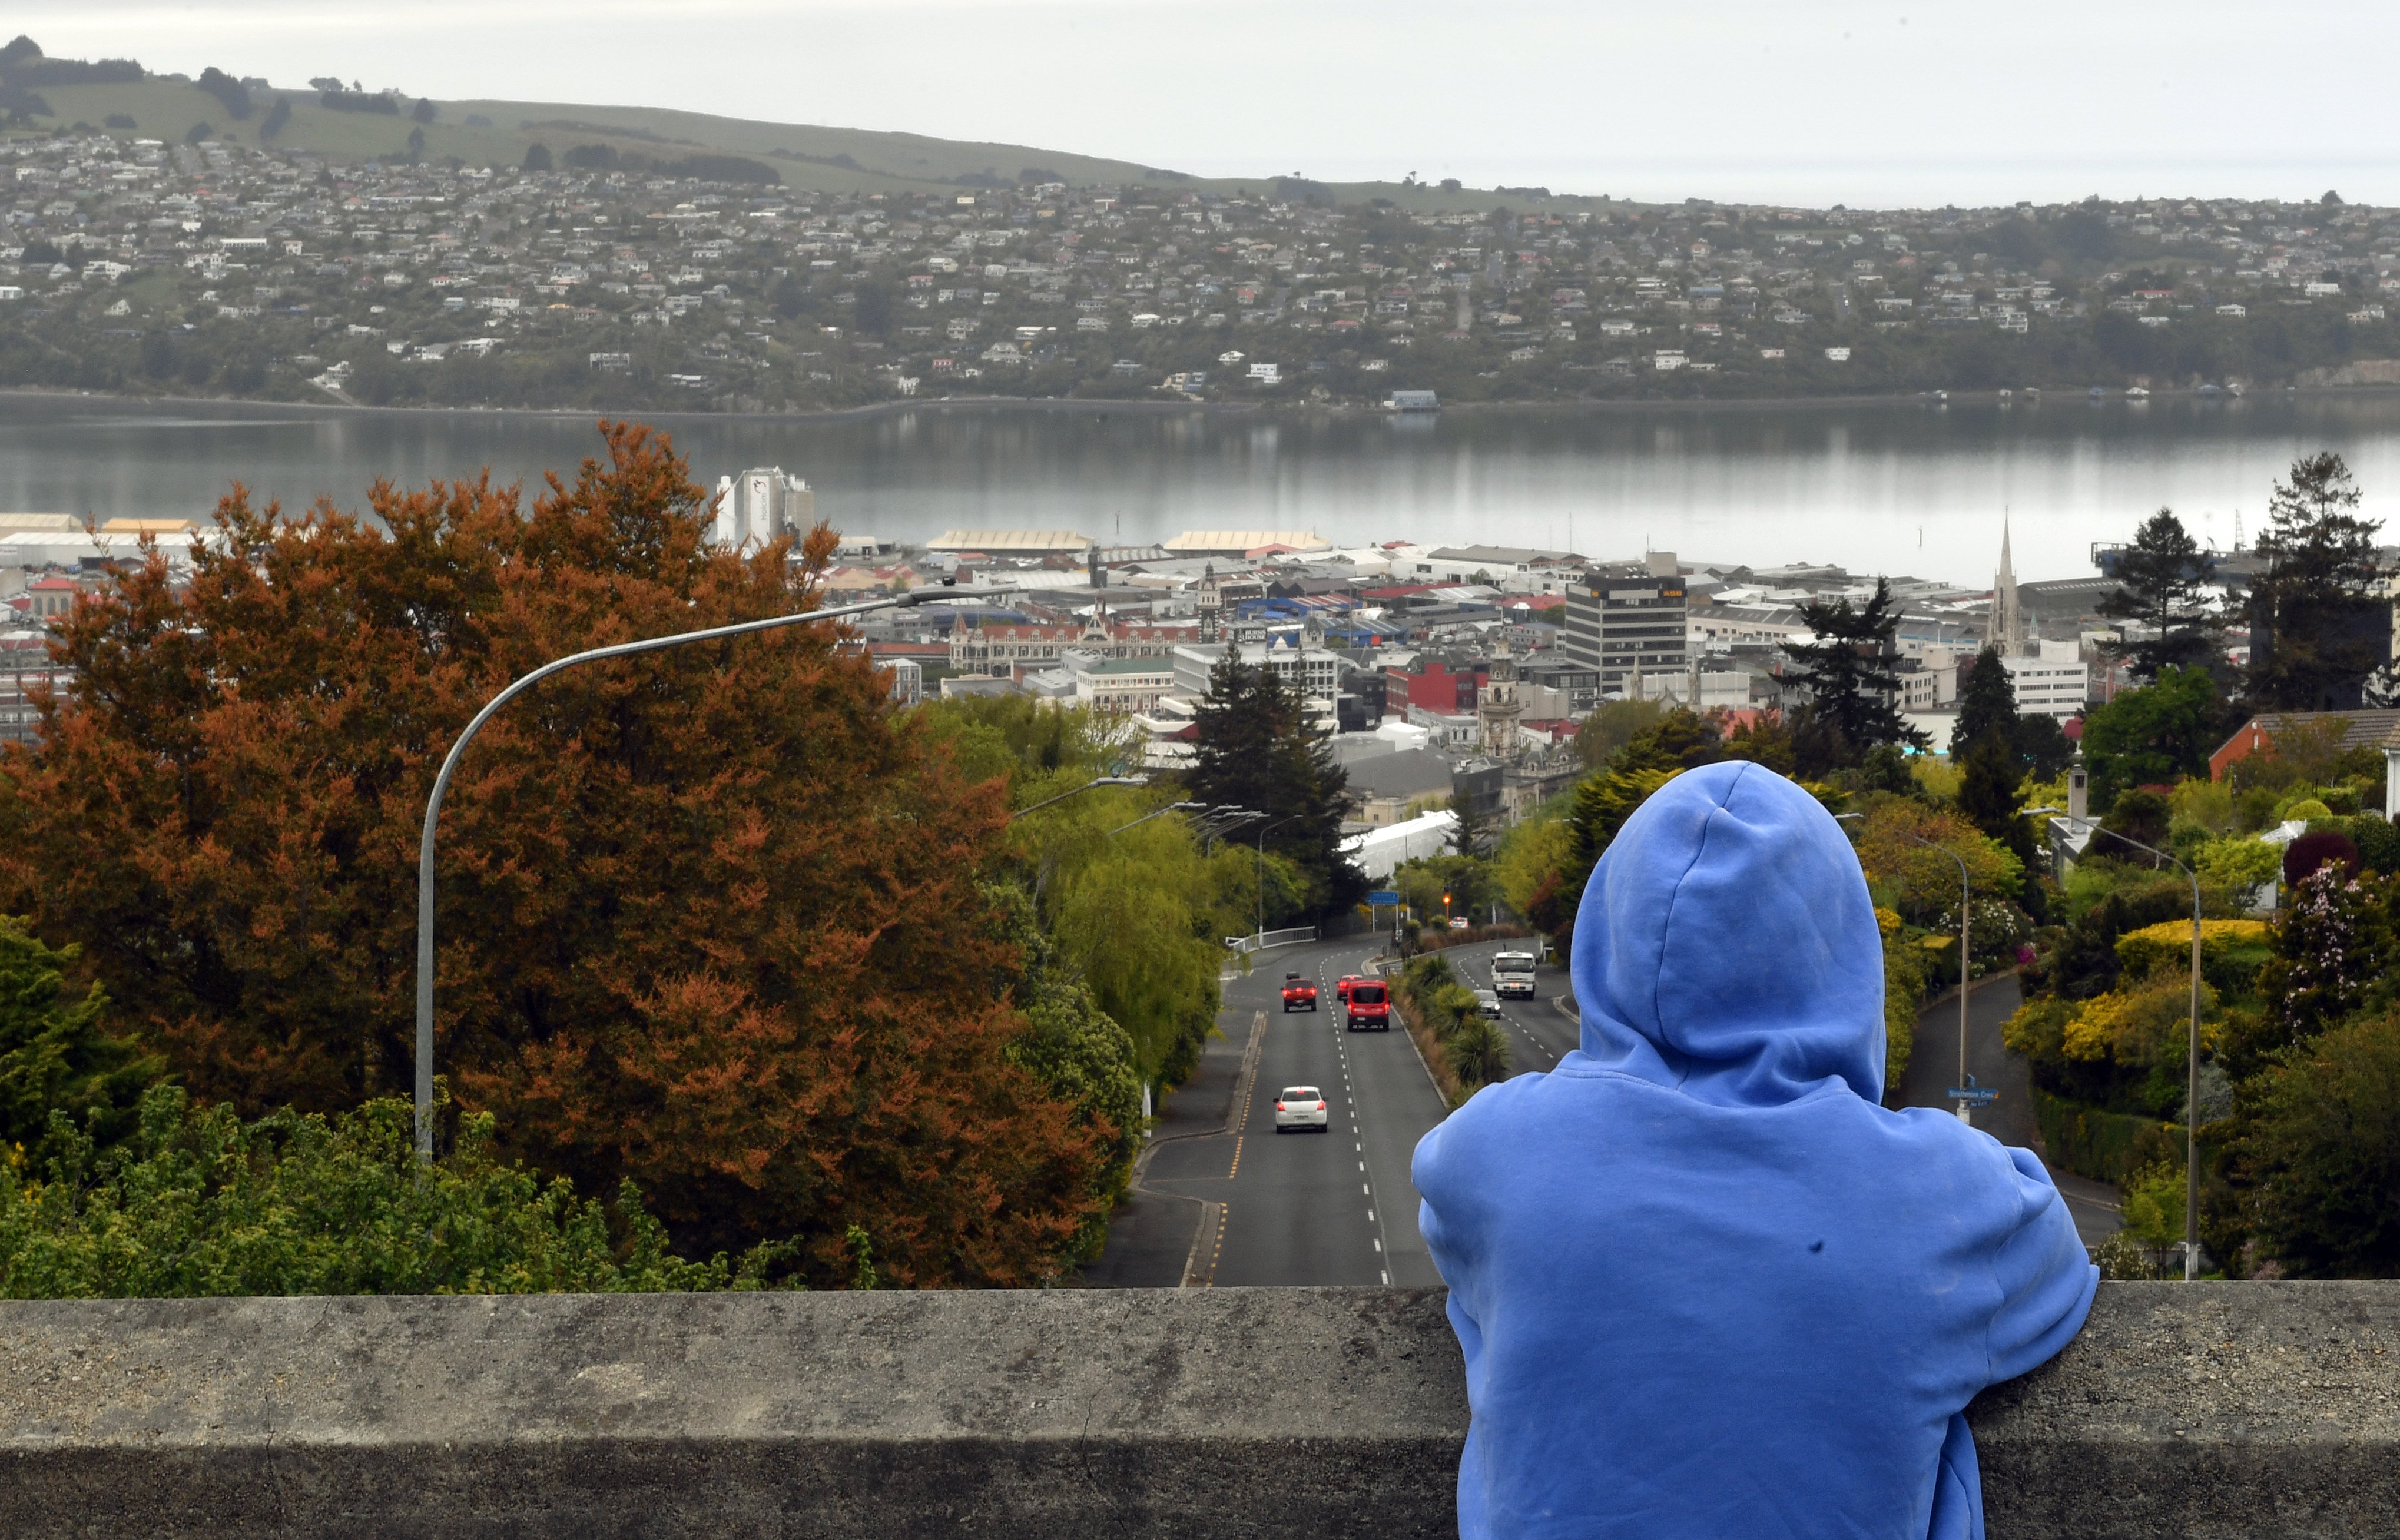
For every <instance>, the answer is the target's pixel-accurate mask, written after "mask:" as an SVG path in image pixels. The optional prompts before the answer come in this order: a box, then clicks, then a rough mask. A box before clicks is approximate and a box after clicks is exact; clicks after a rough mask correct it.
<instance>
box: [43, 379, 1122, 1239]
mask: <svg viewBox="0 0 2400 1540" xmlns="http://www.w3.org/2000/svg"><path fill="white" fill-rule="evenodd" d="M603 431H604V433H605V435H606V438H607V459H606V460H605V461H593V460H587V461H585V462H584V463H583V466H582V468H581V470H580V473H579V474H578V475H577V476H576V478H575V479H574V481H573V483H572V484H567V483H565V482H563V481H561V480H560V479H559V478H557V477H555V476H552V477H551V478H549V480H548V484H547V487H546V490H545V491H544V492H543V493H542V494H541V495H540V496H539V497H537V498H536V499H535V501H534V505H533V508H532V510H531V512H530V514H529V515H527V514H526V513H525V511H523V510H522V508H521V506H520V499H519V496H518V493H517V491H516V490H515V489H514V488H507V487H496V486H494V485H492V484H490V482H489V478H488V476H487V477H485V478H484V480H482V481H478V482H472V483H459V484H452V485H436V486H435V487H433V488H432V489H430V490H428V491H423V492H407V493H403V492H401V491H398V490H395V489H394V488H392V487H390V486H389V485H388V484H377V485H376V487H375V489H374V491H373V492H372V493H371V495H370V498H369V501H370V505H371V507H372V508H373V510H374V513H375V517H374V518H373V519H368V518H364V517H361V516H358V515H355V514H349V513H344V512H341V511H336V510H335V509H334V508H333V507H332V506H331V505H330V504H327V503H323V502H320V504H319V505H318V506H317V507H316V508H314V509H313V510H311V511H309V513H308V514H307V517H305V518H303V519H301V520H299V521H297V522H296V523H293V524H289V525H287V524H285V523H284V522H282V520H281V518H280V514H279V512H278V511H277V510H276V509H275V508H273V507H271V506H270V507H268V508H266V509H263V510H261V509H254V508H252V506H251V502H250V499H249V497H247V495H246V494H245V493H243V491H242V490H241V489H240V488H239V487H237V488H236V489H235V491H234V493H233V495H232V496H230V497H226V498H225V500H224V502H223V503H222V504H220V506H219V509H218V522H219V524H220V525H221V528H222V531H223V534H224V537H225V547H224V549H222V550H219V551H213V552H205V551H204V552H200V553H199V554H198V556H197V558H196V572H195V576H194V579H193V581H192V582H191V584H190V585H189V587H188V589H186V590H185V591H184V592H182V593H177V592H174V591H173V590H172V588H171V586H170V581H169V576H168V572H167V569H166V567H165V566H164V565H163V564H162V563H159V562H157V561H155V560H154V561H152V562H151V563H150V564H149V565H147V566H145V567H143V569H141V570H138V571H132V572H129V573H126V574H125V575H123V576H122V577H120V578H119V579H117V580H116V584H115V586H114V588H113V589H112V590H111V591H109V592H107V593H102V594H101V595H99V596H97V597H95V598H91V599H89V600H86V601H84V602H82V603H81V604H79V605H78V606H77V607H76V609H75V613H74V614H73V615H72V616H71V617H70V618H69V619H68V620H66V621H65V622H64V624H63V625H62V626H61V630H60V633H59V639H58V641H57V643H56V651H57V653H58V655H59V656H60V658H61V661H64V662H66V663H68V664H71V665H72V666H73V667H74V669H75V675H76V679H77V683H76V684H75V688H73V689H72V690H71V691H69V692H67V693H65V694H64V695H62V696H61V698H60V699H58V700H56V701H55V702H51V703H50V704H49V705H48V706H47V707H46V708H45V713H44V722H43V730H42V735H41V742H40V743H38V744H37V745H36V746H35V747H34V748H33V749H32V750H31V751H30V752H18V753H14V754H12V755H11V756H9V758H8V759H7V761H6V766H5V768H6V773H7V785H6V786H5V787H0V820H5V822H0V834H5V836H6V840H5V847H6V848H5V853H0V882H5V891H0V901H5V903H6V905H7V906H8V907H9V908H11V909H14V910H18V911H20V912H26V913H30V914H31V915H33V916H34V920H35V923H36V925H37V927H38V929H39V931H40V932H41V934H44V935H45V936H46V937H48V938H49V939H51V940H53V941H58V942H65V941H75V942H79V943H81V944H82V946H83V947H84V948H85V952H84V956H85V959H86V961H87V963H88V965H89V967H90V968H91V969H92V971H93V972H94V973H95V974H97V975H98V976H100V977H102V978H104V979H105V980H106V981H107V985H108V988H109V991H110V993H111V995H112V996H113V997H114V999H115V1000H116V1002H117V1008H118V1010H119V1012H120V1014H121V1016H120V1018H121V1019H125V1020H127V1021H128V1022H129V1023H130V1025H132V1026H133V1027H134V1028H135V1029H138V1030H139V1031H140V1032H141V1033H142V1034H143V1036H144V1037H145V1038H147V1039H149V1040H151V1041H152V1042H155V1043H157V1044H158V1045H159V1046H160V1047H161V1048H163V1049H164V1050H165V1051H166V1052H167V1054H168V1055H169V1056H170V1060H171V1062H172V1063H173V1065H174V1068H175V1069H176V1070H178V1071H179V1072H180V1073H181V1074H182V1075H183V1077H184V1080H185V1082H186V1083H188V1084H189V1085H190V1086H191V1087H192V1089H193V1091H194V1092H195V1093H196V1094H198V1095H199V1096H201V1097H210V1098H222V1099H225V1100H229V1101H232V1102H234V1103H236V1104H238V1105H239V1107H241V1108H242V1109H244V1110H245V1111H253V1112H254V1111H260V1110H263V1109H266V1108H269V1107H272V1106H278V1105H282V1104H285V1103H290V1104H293V1105H295V1106H298V1107H300V1108H302V1109H304V1110H310V1111H330V1110H334V1109H337V1108H342V1107H346V1106H348V1105H351V1104H353V1103H355V1102H357V1101H358V1100H360V1099H361V1098H362V1097H368V1096H372V1095H378V1094H382V1095H389V1094H404V1093H405V1091H406V1088H407V1085H408V1083H409V1073H410V1063H411V1058H410V1055H411V1041H412V1038H411V1034H412V1026H411V1013H412V1009H413V1001H414V994H413V988H414V974H413V957H414V947H415V939H416V902H415V870H416V844H417V831H418V821H419V819H420V818H421V816H422V814H423V810H424V806H425V797H426V793H427V790H428V788H429V787H430V784H431V781H432V777H433V772H434V770H435V769H436V767H437V766H438V764H439V763H440V760H441V756H442V755H443V753H444V752H445V751H446V750H447V748H448V747H449V744H450V743H451V742H452V740H453V739H454V738H455V736H456V735H457V732H458V730H459V729H461V728H462V727H463V726H464V725H465V724H466V722H467V720H468V718H469V717H470V715H473V713H474V712H475V710H476V709H477V708H478V707H479V706H480V705H481V704H482V703H483V702H484V701H485V700H488V699H489V698H490V697H491V696H492V695H493V694H494V693H495V692H496V691H498V689H499V688H501V687H502V686H503V685H504V684H506V683H507V682H508V681H509V680H510V679H511V678H513V677H515V676H516V675H521V674H523V673H525V672H526V671H527V670H529V669H531V668H533V667H535V666H536V665H538V664H539V663H541V662H543V661H547V660H549V659H552V658H555V657H558V656H560V655H562V654H564V653H567V652H572V651H576V650H579V649H581V648H585V647H596V646H600V645H604V644H606V643H608V642H612V641H620V640H630V639H633V638H635V637H640V636H651V635H659V634H666V633H669V632H675V631H689V630H694V629H698V628H700V627H703V626H709V625H718V624H725V623H729V622H731V621H735V620H748V619H756V618H761V617H765V616H769V615H774V614H785V613H790V612H791V611H792V610H794V609H795V608H798V607H804V606H805V605H806V604H807V603H809V602H811V595H810V594H809V593H808V592H807V587H808V584H809V583H810V582H811V581H812V580H813V578H814V576H815V574H817V573H818V572H819V571H821V570H822V567H823V565H824V563H825V559H826V557H827V556H828V555H829V553H830V550H831V545H832V537H831V536H830V535H828V534H826V533H825V532H824V531H823V530H822V529H820V530H819V531H818V532H817V533H816V534H815V535H813V536H811V538H810V539H809V540H808V542H807V544H806V547H805V550H804V552H803V555H804V557H805V558H806V559H805V560H804V561H802V562H801V563H800V564H798V568H797V570H795V569H794V568H793V567H792V566H789V565H787V564H786V562H785V559H784V554H785V553H784V551H783V550H782V549H781V548H777V549H773V550H770V551H769V552H761V553H759V554H757V555H756V556H754V557H751V558H749V559H746V560H745V559H743V558H741V557H737V556H734V555H731V554H729V553H726V552H719V551H716V550H713V549H711V548H710V547H709V546H707V544H706V543H705V542H704V539H703V534H704V530H705V521H706V518H707V515H708V506H707V497H706V495H705V494H704V493H703V492H702V490H701V489H700V488H699V487H698V486H696V485H694V484H692V482H691V481H690V479H689V472H688V468H687V467H686V465H685V463H684V462H683V461H682V460H680V459H678V458H677V457H675V455H674V453H673V451H672V449H671V447H670V446H669V445H668V444H667V443H666V442H665V441H664V440H663V439H662V438H660V437H657V436H654V435H652V434H651V433H650V432H649V431H648V430H647V429H639V428H634V427H629V426H621V425H611V424H604V425H603ZM831 629H832V628H830V627H801V628H794V629H790V630H783V631H776V632H772V633H769V634H766V635H764V636H760V637H751V638H745V639H743V640H740V641H735V642H730V643H722V644H708V645H704V646H700V647H687V648H679V649H675V650H672V651H669V652H665V653H660V654H653V655H649V656H646V657H641V658H636V659H631V660H623V661H615V662H609V663H600V664H593V665H587V666H585V667H584V668H581V669H580V670H576V671H572V672H570V673H568V674H566V675H562V676H560V677H558V678H556V679H554V680H552V681H549V682H547V683H545V684H543V685H542V686H540V687H539V688H536V689H535V690H534V691H533V692H532V693H530V694H529V695H527V696H525V697H524V698H522V699H520V700H519V701H517V702H513V703H512V704H511V706H510V707H509V708H508V709H507V710H506V711H505V712H503V713H502V714H501V715H500V716H499V717H498V718H497V719H496V720H495V721H494V722H493V724H492V725H491V726H490V727H488V728H486V729H484V732H483V733H482V734H481V735H480V736H479V737H478V738H477V740H476V743H475V746H474V747H473V748H472V749H471V750H470V752H469V754H468V756H467V758H466V760H465V762H464V763H463V765H462V766H461V769H460V772H459V775H458V778H457V782H456V783H455V784H454V785H453V786H452V788H451V791H450V794H449V797H448V799H447V802H446V805H445V808H444V811H443V827H442V838H441V852H442V856H441V910H440V934H441V940H442V947H441V953H440V979H441V996H440V1001H441V1014H440V1017H439V1022H438V1027H439V1034H440V1038H439V1041H440V1067H441V1069H442V1070H443V1071H444V1072H445V1073H447V1074H448V1075H449V1076H450V1077H451V1083H452V1084H453V1086H454V1087H455V1089H456V1091H457V1095H458V1097H459V1099H460V1100H461V1101H462V1102H463V1103H465V1104H466V1105H468V1106H470V1107H479V1108H487V1109H489V1110H491V1111H494V1112H495V1113H497V1114H498V1118H499V1123H500V1127H501V1128H502V1130H503V1131H504V1138H506V1139H507V1140H508V1142H509V1144H510V1145H511V1147H512V1148H513V1149H515V1150H516V1151H517V1152H520V1153H522V1154H523V1155H524V1156H525V1157H526V1158H527V1159H528V1160H530V1161H532V1162H533V1163H534V1164H536V1165H539V1166H542V1167H545V1168H547V1169H551V1170H555V1171H563V1172H566V1173H567V1174H569V1175H572V1176H573V1177H575V1178H576V1179H577V1180H578V1182H579V1184H581V1185H583V1186H584V1187H585V1190H586V1191H606V1190H607V1187H608V1186H609V1185H610V1184H612V1183H613V1182H614V1181H615V1180H616V1179H618V1178H619V1177H620V1176H629V1177H632V1178H634V1179H635V1180H637V1181H639V1182H640V1183H641V1184H642V1186H643V1188H644V1190H645V1191H646V1192H648V1194H649V1195H650V1197H651V1200H652V1201H653V1203H654V1204H655V1205H656V1206H657V1207H658V1208H659V1210H660V1212H661V1217H663V1218H664V1219H666V1220H668V1221H669V1223H670V1224H671V1225H673V1226H674V1227H675V1230H676V1231H677V1233H678V1237H679V1239H680V1240H681V1241H682V1242H683V1244H684V1245H686V1246H687V1247H717V1246H731V1245H736V1244H739V1243H743V1242H745V1241H747V1240H751V1239H757V1238H780V1237H784V1236H797V1237H798V1239H799V1241H800V1243H801V1246H802V1252H803V1256H804V1259H805V1266H806V1271H807V1272H808V1274H810V1275H811V1277H812V1278H815V1279H818V1280H820V1281H822V1282H827V1283H833V1282H839V1281H840V1280H844V1279H847V1278H849V1277H850V1276H851V1275H852V1272H853V1270H854V1259H852V1258H851V1257H850V1256H849V1255H848V1254H847V1253H846V1252H845V1241H844V1238H843V1237H844V1235H845V1233H847V1232H848V1230H849V1229H850V1228H851V1227H852V1226H859V1227H863V1228H864V1229H865V1230H866V1233H868V1235H869V1236H870V1237H871V1238H872V1242H873V1246H874V1260H875V1266H876V1268H877V1269H878V1270H879V1271H880V1273H881V1274H883V1275H884V1276H886V1277H889V1278H891V1279H893V1281H895V1282H899V1283H902V1284H915V1285H936V1286H937V1285H945V1284H1012V1283H1024V1282H1028V1281H1030V1280H1032V1279H1035V1278H1037V1277H1039V1276H1040V1275H1042V1274H1043V1273H1044V1272H1045V1271H1047V1270H1048V1269H1050V1268H1051V1267H1052V1266H1054V1265H1055V1263H1056V1260H1057V1256H1058V1254H1059V1251H1060V1249H1061V1247H1064V1246H1065V1245H1066V1244H1067V1243H1068V1241H1069V1238H1070V1236H1071V1235H1072V1234H1073V1233H1075V1232H1076V1230H1077V1228H1078V1226H1079V1225H1080V1224H1081V1223H1082V1222H1083V1221H1084V1219H1085V1218H1086V1217H1087V1215H1088V1214H1089V1212H1090V1211H1091V1207H1092V1206H1093V1204H1094V1203H1095V1202H1096V1201H1097V1199H1096V1197H1095V1194H1094V1192H1093V1188H1094V1187H1095V1185H1096V1180H1095V1176H1094V1173H1095V1171H1096V1170H1097V1169H1098V1161H1099V1159H1100V1156H1099V1154H1098V1151H1097V1145H1098V1143H1099V1142H1100V1141H1102V1140H1104V1139H1106V1138H1112V1137H1113V1136H1114V1133H1115V1131H1114V1130H1113V1129H1100V1130H1097V1131H1096V1130H1095V1129H1094V1128H1093V1127H1092V1126H1091V1125H1090V1123H1089V1120H1088V1119H1087V1120H1086V1121H1085V1122H1084V1123H1083V1124H1078V1122H1077V1121H1076V1118H1075V1114H1074V1110H1073V1109H1072V1108H1070V1107H1069V1106H1068V1105H1066V1104H1065V1103H1063V1102H1062V1101H1061V1100H1060V1099H1058V1098H1057V1097H1056V1096H1054V1095H1052V1094H1051V1093H1050V1092H1048V1091H1047V1090H1045V1088H1044V1087H1043V1084H1042V1083H1040V1082H1039V1081H1037V1080H1036V1079H1034V1078H1033V1077H1032V1076H1030V1075H1029V1074H1028V1073H1027V1072H1025V1071H1024V1070H1021V1069H1019V1068H1017V1067H1016V1065H1015V1064H1013V1063H1012V1062H1011V1061H1010V1059H1009V1057H1008V1056H1007V1054H1006V1052H1005V1050H1006V1047H1007V1044H1008V1043H1009V1042H1010V1040H1011V1038H1012V1037H1013V1036H1014V1035H1015V1034H1016V1032H1018V1031H1019V1030H1020V1029H1021V1028H1022V1023H1021V1021H1020V1020H1019V1018H1018V1017H1016V1015H1014V1013H1013V1012H1011V1011H1010V1010H1009V1009H1008V1008H1007V1007H1006V1006H1005V1005H1003V1004H1002V1002H1000V1001H999V1000H998V999H996V998H995V995H996V988H995V984H994V980H995V979H999V980H1003V981H1004V980H1005V979H1006V977H1007V976H1008V974H1009V970H1010V968H1011V967H1012V965H1013V959H1012V957H1011V955H1010V954H1009V952H1008V951H1007V949H1006V947H1005V946H1004V944H1003V943H1002V942H1000V941H999V940H997V939H996V937H997V935H998V934H1000V933H999V931H998V929H997V928H996V927H995V926H994V925H992V924H991V923H990V922H989V915H990V911H989V904H988V902H987V900H986V899H985V898H984V897H983V896H981V895H980V894H979V893H978V891H977V889H976V886H975V874H976V868H977V867H978V865H981V864H982V863H983V861H984V859H985V856H986V855H987V853H988V852H989V850H990V849H991V846H992V842H993V840H994V839H995V838H997V836H998V833H999V830H1000V828H1001V826H1002V820H1003V819H1004V817H1005V811H1004V809H1003V808H1002V804H1001V801H1000V794H999V788H998V786H997V784H987V785H974V784H967V783H966V782H964V781H963V780H962V779H961V777H960V776H959V775H958V774H957V773H956V772H955V771H954V770H953V769H952V768H951V765H950V762H949V759H948V755H947V753H945V752H943V751H941V750H938V749H936V748H934V747H932V746H931V745H929V744H928V743H926V742H925V740H924V739H923V738H922V737H921V736H920V734H919V733H918V732H917V731H915V730H914V729H912V728H910V727H909V726H908V725H907V723H906V722H905V721H902V720H899V719H895V717H894V716H893V711H892V708H891V706H890V703H889V702H888V701H887V700H886V698H885V694H884V691H883V689H882V688H881V687H880V684H879V682H878V680H877V678H876V676H875V675H874V673H873V671H872V669H871V667H870V666H869V664H868V663H867V662H866V661H865V660H863V659H860V658H856V657H848V656H843V655H841V654H840V653H839V652H838V651H837V650H836V649H835V647H834V646H833V645H832V643H833V639H832V638H831V637H829V636H828V635H827V632H828V631H830V630H831Z"/></svg>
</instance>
